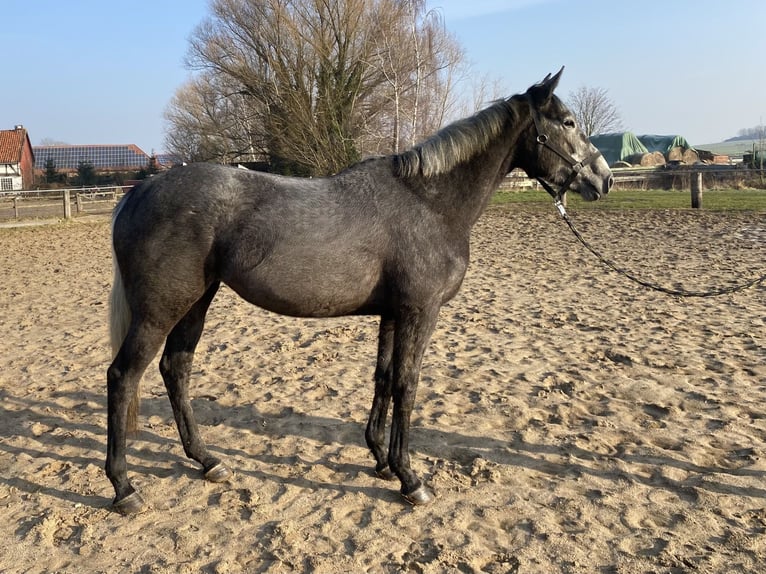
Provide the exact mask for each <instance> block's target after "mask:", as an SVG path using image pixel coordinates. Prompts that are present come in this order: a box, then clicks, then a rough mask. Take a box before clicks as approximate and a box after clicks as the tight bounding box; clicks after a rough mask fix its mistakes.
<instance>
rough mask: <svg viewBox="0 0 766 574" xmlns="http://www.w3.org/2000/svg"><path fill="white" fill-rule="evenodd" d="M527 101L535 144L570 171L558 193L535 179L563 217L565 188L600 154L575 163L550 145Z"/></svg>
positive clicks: (538, 178)
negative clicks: (552, 154)
mask: <svg viewBox="0 0 766 574" xmlns="http://www.w3.org/2000/svg"><path fill="white" fill-rule="evenodd" d="M528 99H529V111H530V115H531V116H532V121H533V122H534V124H535V131H536V132H537V144H538V145H541V146H543V147H545V148H548V149H549V150H551V151H552V152H553V153H555V154H556V155H557V156H559V157H560V158H561V159H563V160H564V161H565V162H567V163H568V164H569V167H570V170H571V171H570V172H569V177H567V178H566V180H564V183H562V184H561V186H559V190H558V191H555V190H554V189H553V187H551V185H550V184H549V183H548V182H547V181H545V180H544V179H543V178H541V177H536V178H535V179H536V180H537V181H538V182H540V185H542V186H543V188H544V189H545V191H547V192H548V194H549V195H550V196H551V197H552V198H553V202H554V204H555V205H556V208H557V209H558V210H559V212H560V213H561V214H562V215H564V213H565V212H564V211H563V210H564V205H563V203H562V201H561V200H562V198H563V197H564V194H565V193H566V192H567V188H568V187H569V186H570V185H571V183H572V182H573V181H574V180H575V178H576V177H577V174H579V173H580V171H581V170H582V168H584V167H585V166H588V165H590V164H592V163H593V162H594V161H596V160H597V159H598V158H599V157H600V156H601V152H600V151H598V150H596V151H594V152H593V153H591V154H590V155H588V156H586V157H585V159H582V160H580V161H577V160H575V159H574V158H573V157H572V155H571V154H568V153H567V152H565V151H563V150H562V149H561V148H560V147H558V146H557V145H555V144H553V143H551V141H550V138H549V137H548V136H547V135H546V134H544V133H542V132H541V130H540V121H539V117H538V111H537V108H535V106H534V105H532V99H531V98H528Z"/></svg>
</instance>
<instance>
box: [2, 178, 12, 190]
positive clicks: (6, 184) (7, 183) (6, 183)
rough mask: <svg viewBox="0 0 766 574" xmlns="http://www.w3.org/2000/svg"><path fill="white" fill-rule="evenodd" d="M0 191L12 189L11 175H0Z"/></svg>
mask: <svg viewBox="0 0 766 574" xmlns="http://www.w3.org/2000/svg"><path fill="white" fill-rule="evenodd" d="M0 191H13V178H12V177H0Z"/></svg>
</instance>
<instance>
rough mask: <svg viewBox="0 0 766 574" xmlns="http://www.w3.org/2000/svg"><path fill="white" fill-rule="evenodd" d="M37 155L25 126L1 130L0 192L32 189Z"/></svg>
mask: <svg viewBox="0 0 766 574" xmlns="http://www.w3.org/2000/svg"><path fill="white" fill-rule="evenodd" d="M34 181H35V154H34V152H33V150H32V145H31V144H30V143H29V134H27V130H26V129H24V126H20V125H19V126H16V127H15V128H13V129H12V130H0V191H21V190H23V189H32V186H33V185H34Z"/></svg>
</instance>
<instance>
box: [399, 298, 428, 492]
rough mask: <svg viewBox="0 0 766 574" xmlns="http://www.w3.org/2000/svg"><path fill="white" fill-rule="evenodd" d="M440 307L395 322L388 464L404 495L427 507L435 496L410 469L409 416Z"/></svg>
mask: <svg viewBox="0 0 766 574" xmlns="http://www.w3.org/2000/svg"><path fill="white" fill-rule="evenodd" d="M438 312H439V307H438V306H432V307H427V308H422V307H421V308H417V309H408V310H406V311H404V312H402V313H401V315H400V317H399V318H398V320H397V323H396V330H395V335H394V339H395V340H394V354H393V399H394V413H393V420H392V423H391V442H390V445H389V449H388V463H389V465H390V466H391V470H393V471H394V473H395V474H396V476H398V477H399V480H400V481H401V484H402V489H401V492H402V495H403V496H404V498H405V499H406V500H407V502H409V503H411V504H427V503H429V502H430V501H431V500H432V499H433V493H432V492H431V491H430V490H429V489H428V488H426V487H425V486H424V485H423V483H422V482H421V481H420V479H419V478H418V476H417V475H416V474H415V472H414V471H413V470H412V468H411V467H410V453H409V435H410V416H411V414H412V409H413V407H414V405H415V395H416V393H417V387H418V379H419V377H420V365H421V363H422V361H423V354H424V353H425V350H426V347H427V346H428V341H429V339H430V338H431V333H432V332H433V329H434V326H435V325H436V317H437V315H438Z"/></svg>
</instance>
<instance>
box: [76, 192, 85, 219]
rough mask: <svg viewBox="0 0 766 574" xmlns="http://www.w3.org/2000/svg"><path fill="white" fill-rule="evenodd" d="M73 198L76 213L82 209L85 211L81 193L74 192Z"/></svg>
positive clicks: (78, 213)
mask: <svg viewBox="0 0 766 574" xmlns="http://www.w3.org/2000/svg"><path fill="white" fill-rule="evenodd" d="M74 199H75V204H76V205H77V215H80V214H81V213H82V212H83V211H85V208H84V206H83V204H82V194H81V193H75V194H74Z"/></svg>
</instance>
